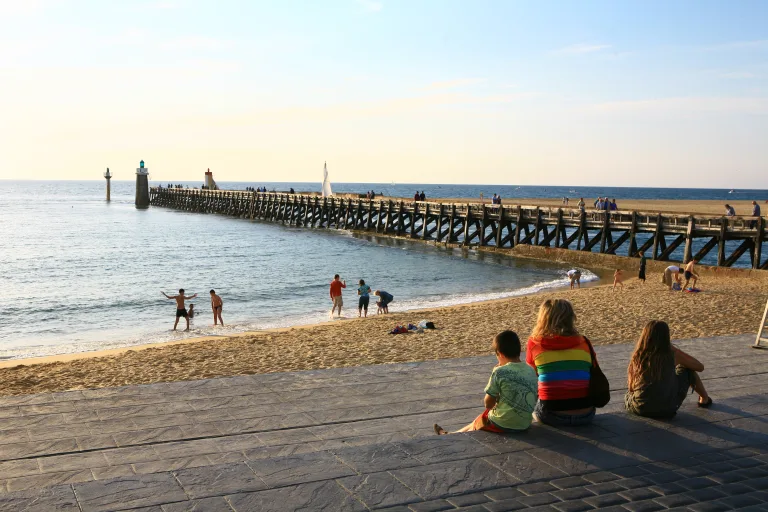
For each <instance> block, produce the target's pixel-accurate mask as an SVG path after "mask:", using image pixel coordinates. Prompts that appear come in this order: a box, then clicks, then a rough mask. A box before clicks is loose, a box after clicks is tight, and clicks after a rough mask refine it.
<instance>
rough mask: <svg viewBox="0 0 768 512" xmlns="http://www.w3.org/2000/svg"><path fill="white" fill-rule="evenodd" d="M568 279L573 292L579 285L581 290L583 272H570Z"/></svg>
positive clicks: (572, 270)
mask: <svg viewBox="0 0 768 512" xmlns="http://www.w3.org/2000/svg"><path fill="white" fill-rule="evenodd" d="M568 279H570V280H571V290H573V288H574V286H575V285H578V287H579V288H581V271H580V270H579V269H577V268H574V269H571V270H569V271H568Z"/></svg>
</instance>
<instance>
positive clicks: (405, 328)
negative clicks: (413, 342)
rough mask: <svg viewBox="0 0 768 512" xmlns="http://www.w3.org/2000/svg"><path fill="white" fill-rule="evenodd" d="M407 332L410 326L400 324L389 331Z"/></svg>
mask: <svg viewBox="0 0 768 512" xmlns="http://www.w3.org/2000/svg"><path fill="white" fill-rule="evenodd" d="M407 332H408V328H407V327H404V326H402V325H398V326H397V327H395V328H394V329H392V330H391V331H389V334H405V333H407Z"/></svg>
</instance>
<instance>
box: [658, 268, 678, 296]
mask: <svg viewBox="0 0 768 512" xmlns="http://www.w3.org/2000/svg"><path fill="white" fill-rule="evenodd" d="M680 270H681V269H680V267H678V266H677V265H670V266H668V267H667V268H665V269H664V275H662V276H661V282H662V283H663V284H665V285H667V286H668V287H669V290H670V291H672V283H673V282H675V283H677V284H680Z"/></svg>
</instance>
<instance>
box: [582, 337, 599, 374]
mask: <svg viewBox="0 0 768 512" xmlns="http://www.w3.org/2000/svg"><path fill="white" fill-rule="evenodd" d="M584 341H586V342H587V346H588V347H589V356H590V357H591V358H592V367H593V368H600V365H599V364H597V354H595V349H594V347H593V346H592V342H591V341H589V338H587V337H586V336H584Z"/></svg>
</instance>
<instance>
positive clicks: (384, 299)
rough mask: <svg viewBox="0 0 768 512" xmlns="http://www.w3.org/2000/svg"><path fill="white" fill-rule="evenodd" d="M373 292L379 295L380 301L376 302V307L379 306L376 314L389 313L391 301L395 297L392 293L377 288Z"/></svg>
mask: <svg viewBox="0 0 768 512" xmlns="http://www.w3.org/2000/svg"><path fill="white" fill-rule="evenodd" d="M373 294H374V295H375V296H377V297H379V301H378V302H377V303H376V307H377V308H378V309H377V310H376V314H377V315H378V314H379V313H389V303H390V302H392V301H393V300H394V299H395V298H394V297H393V296H392V294H391V293H387V292H385V291H384V290H376V291H375V292H373Z"/></svg>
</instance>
